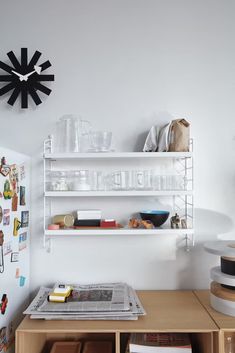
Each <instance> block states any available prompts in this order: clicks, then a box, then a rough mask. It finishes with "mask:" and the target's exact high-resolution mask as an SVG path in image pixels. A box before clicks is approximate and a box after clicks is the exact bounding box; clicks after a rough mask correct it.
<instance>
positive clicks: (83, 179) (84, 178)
mask: <svg viewBox="0 0 235 353" xmlns="http://www.w3.org/2000/svg"><path fill="white" fill-rule="evenodd" d="M72 190H75V191H88V190H91V178H90V172H89V170H77V171H74V172H73V181H72Z"/></svg>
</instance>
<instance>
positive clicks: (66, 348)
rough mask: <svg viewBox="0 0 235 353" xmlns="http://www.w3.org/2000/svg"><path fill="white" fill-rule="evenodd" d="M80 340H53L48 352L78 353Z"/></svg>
mask: <svg viewBox="0 0 235 353" xmlns="http://www.w3.org/2000/svg"><path fill="white" fill-rule="evenodd" d="M81 347H82V346H81V342H66V341H65V342H55V343H54V344H53V346H52V349H51V352H50V353H80V352H81Z"/></svg>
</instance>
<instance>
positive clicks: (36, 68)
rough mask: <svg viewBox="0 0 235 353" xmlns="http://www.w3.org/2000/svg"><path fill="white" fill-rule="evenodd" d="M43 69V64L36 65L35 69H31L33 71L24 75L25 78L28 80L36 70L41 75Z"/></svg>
mask: <svg viewBox="0 0 235 353" xmlns="http://www.w3.org/2000/svg"><path fill="white" fill-rule="evenodd" d="M41 70H42V68H41V66H36V65H34V70H33V71H31V72H29V73H28V74H26V75H24V80H25V81H27V80H28V77H29V76H31V75H33V74H34V73H35V72H36V73H37V74H38V75H40V73H41Z"/></svg>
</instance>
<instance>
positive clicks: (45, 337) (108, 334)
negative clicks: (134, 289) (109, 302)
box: [16, 291, 219, 353]
mask: <svg viewBox="0 0 235 353" xmlns="http://www.w3.org/2000/svg"><path fill="white" fill-rule="evenodd" d="M138 296H139V298H140V300H141V302H142V304H143V306H144V308H145V310H146V312H147V315H146V316H144V317H140V318H139V320H137V321H44V320H31V319H29V317H26V318H25V319H24V320H23V321H22V323H21V324H20V326H19V327H18V329H17V331H16V353H48V352H49V351H50V346H51V344H52V342H53V341H56V340H87V339H89V340H93V339H95V340H104V339H109V340H111V341H112V342H113V347H114V349H113V352H114V353H124V352H125V345H126V342H127V338H128V334H129V333H131V332H188V333H190V334H191V338H192V342H193V346H194V352H196V353H219V351H218V350H217V347H218V342H219V328H218V326H217V325H216V324H215V322H214V321H213V319H212V318H211V317H210V315H209V314H208V312H207V310H205V308H204V307H203V305H202V304H201V303H200V301H199V300H198V298H197V296H196V295H195V293H194V292H192V291H138Z"/></svg>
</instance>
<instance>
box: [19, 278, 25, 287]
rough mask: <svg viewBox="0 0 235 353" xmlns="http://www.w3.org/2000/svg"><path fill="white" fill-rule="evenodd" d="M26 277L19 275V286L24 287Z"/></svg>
mask: <svg viewBox="0 0 235 353" xmlns="http://www.w3.org/2000/svg"><path fill="white" fill-rule="evenodd" d="M25 281H26V278H25V277H24V276H20V287H24V285H25Z"/></svg>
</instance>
